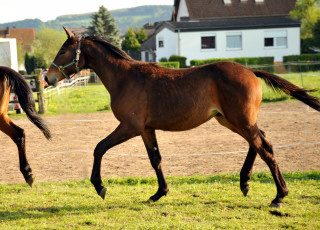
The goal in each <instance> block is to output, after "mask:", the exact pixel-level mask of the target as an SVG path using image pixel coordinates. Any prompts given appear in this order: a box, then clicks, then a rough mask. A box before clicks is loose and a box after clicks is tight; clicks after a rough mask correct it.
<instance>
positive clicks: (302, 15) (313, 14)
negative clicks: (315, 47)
mask: <svg viewBox="0 0 320 230" xmlns="http://www.w3.org/2000/svg"><path fill="white" fill-rule="evenodd" d="M290 16H291V17H292V18H294V19H297V20H299V21H300V22H301V39H302V40H304V39H308V38H312V37H313V35H312V28H313V26H314V25H315V23H316V22H317V21H318V19H319V18H320V9H319V7H318V5H317V4H316V3H315V1H314V0H298V1H297V3H296V6H295V8H294V9H293V10H292V11H291V12H290Z"/></svg>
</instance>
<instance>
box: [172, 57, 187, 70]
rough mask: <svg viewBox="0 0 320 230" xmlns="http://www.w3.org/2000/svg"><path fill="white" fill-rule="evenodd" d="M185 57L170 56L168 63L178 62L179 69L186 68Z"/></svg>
mask: <svg viewBox="0 0 320 230" xmlns="http://www.w3.org/2000/svg"><path fill="white" fill-rule="evenodd" d="M186 60H187V58H186V57H182V56H178V55H171V56H170V57H169V62H177V61H178V62H180V68H186Z"/></svg>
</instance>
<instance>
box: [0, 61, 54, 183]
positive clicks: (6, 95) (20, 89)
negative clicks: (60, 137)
mask: <svg viewBox="0 0 320 230" xmlns="http://www.w3.org/2000/svg"><path fill="white" fill-rule="evenodd" d="M11 92H15V94H16V95H17V96H18V101H19V103H20V105H21V107H22V109H23V110H24V112H25V113H26V115H27V117H28V118H29V120H30V121H31V122H32V123H33V124H35V125H36V126H37V127H38V128H39V129H40V130H41V131H42V133H43V134H44V136H45V137H46V138H47V139H50V138H51V133H50V130H49V128H48V126H47V124H46V123H45V121H44V120H43V119H42V118H41V117H40V116H39V114H38V113H37V111H36V107H35V102H34V98H33V93H32V90H31V88H30V87H29V85H28V83H27V82H26V81H25V80H24V78H23V77H22V76H21V75H20V74H19V73H18V72H16V71H14V70H13V69H10V68H8V67H4V66H0V130H1V131H2V132H4V133H5V134H6V135H8V136H9V137H10V138H11V139H12V140H13V141H14V143H15V144H16V145H17V147H18V152H19V164H20V171H21V173H22V175H23V177H24V179H25V180H26V182H27V183H28V185H29V186H30V187H32V185H33V182H34V176H33V174H32V170H31V167H30V165H29V163H28V160H27V154H26V144H25V132H24V130H23V129H22V128H20V127H19V126H17V125H16V124H14V123H13V122H12V120H11V119H10V118H9V116H8V113H7V110H8V104H9V101H10V93H11Z"/></svg>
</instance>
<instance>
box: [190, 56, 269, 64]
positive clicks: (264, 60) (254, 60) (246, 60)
mask: <svg viewBox="0 0 320 230" xmlns="http://www.w3.org/2000/svg"><path fill="white" fill-rule="evenodd" d="M220 61H232V62H237V63H240V64H242V65H263V64H270V65H272V64H273V63H274V57H243V58H212V59H205V60H191V61H190V64H191V66H199V65H205V64H211V63H215V62H220Z"/></svg>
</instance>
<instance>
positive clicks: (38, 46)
mask: <svg viewBox="0 0 320 230" xmlns="http://www.w3.org/2000/svg"><path fill="white" fill-rule="evenodd" d="M66 39H67V37H66V34H65V33H64V32H63V31H59V30H54V29H51V28H44V29H41V30H39V31H38V32H37V33H36V40H35V41H34V42H33V43H32V47H31V49H32V51H31V55H32V56H34V57H35V58H36V59H38V60H42V61H41V62H40V63H41V64H44V66H45V67H46V68H48V67H49V66H50V64H51V62H52V61H53V60H54V58H55V56H56V55H57V51H58V50H59V49H60V47H61V46H62V44H63V43H64V41H65V40H66ZM43 62H44V63H43ZM40 67H41V66H36V68H40Z"/></svg>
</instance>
